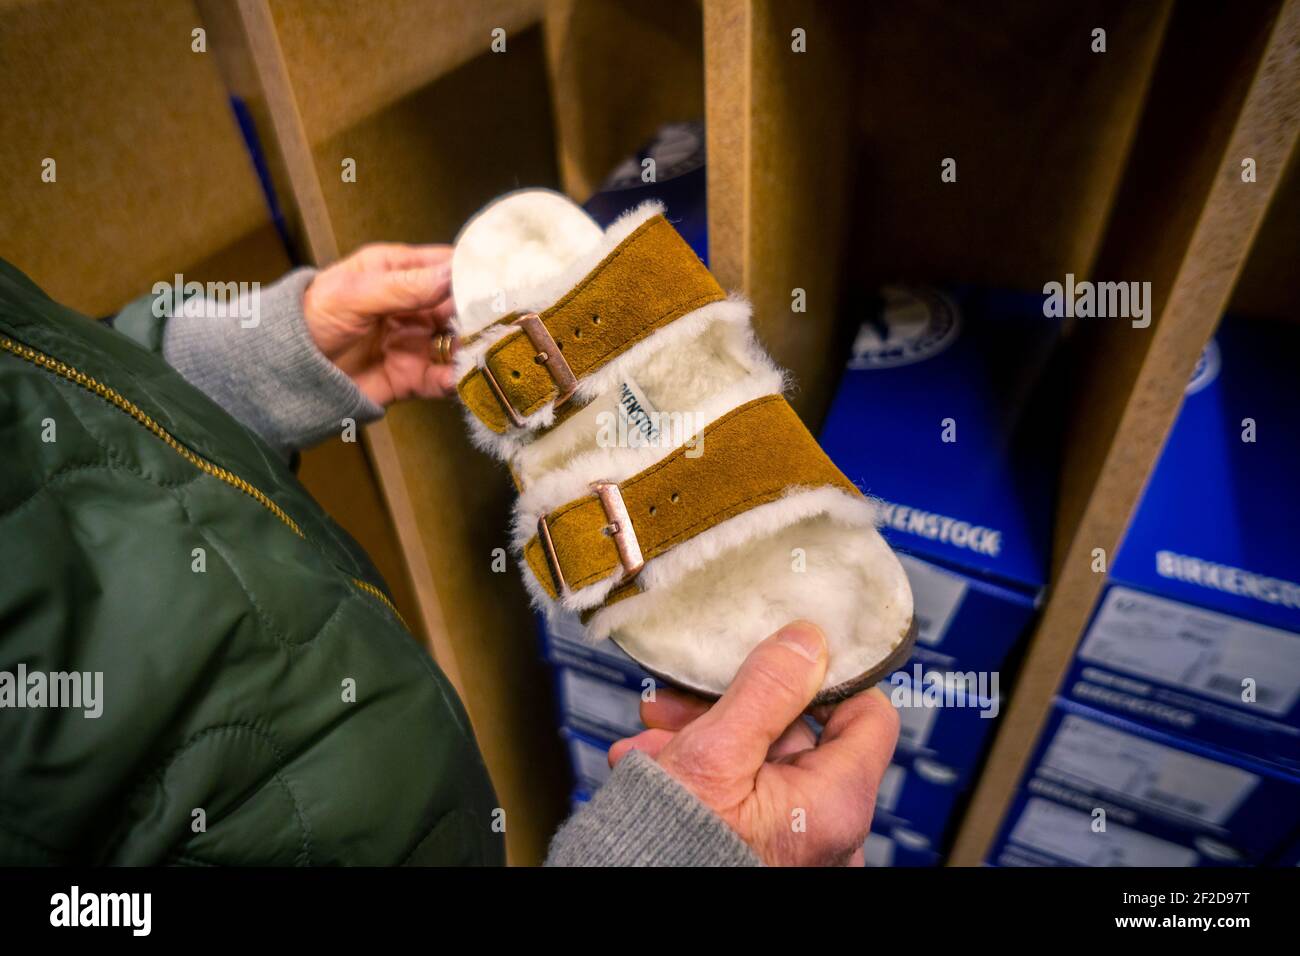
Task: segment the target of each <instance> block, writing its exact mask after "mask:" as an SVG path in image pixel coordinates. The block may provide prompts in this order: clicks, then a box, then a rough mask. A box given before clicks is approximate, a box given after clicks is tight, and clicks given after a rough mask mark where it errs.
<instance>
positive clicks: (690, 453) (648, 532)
mask: <svg viewBox="0 0 1300 956" xmlns="http://www.w3.org/2000/svg"><path fill="white" fill-rule="evenodd" d="M702 434H703V438H702V439H700V436H696V438H695V441H694V443H688V444H687V445H684V446H682V447H680V448H677V449H676V450H675V451H673V453H672V454H670V455H669V456H668V457H667V458H665V459H663V460H662V461H660V462H657V463H656V464H654V465H652V466H651V467H649V468H647V469H646V470H645V471H643V472H641V473H639V474H637V475H634V476H633V477H631V478H629V479H628V480H626V481H624V482H622V483H621V484H620V485H619V486H618V490H619V492H620V493H621V498H622V504H623V506H624V507H625V508H626V514H627V517H628V518H629V519H630V524H631V526H632V527H631V532H632V535H634V541H635V543H636V545H637V546H639V550H640V554H641V556H642V557H643V559H644V560H645V561H650V560H652V559H653V558H655V557H657V556H658V555H661V554H663V553H664V552H666V551H668V550H669V549H671V548H673V547H674V546H676V545H678V544H680V543H681V542H683V541H686V540H688V539H690V538H693V537H695V536H696V535H698V534H701V533H702V532H704V531H707V530H708V529H709V528H712V527H714V526H715V525H718V524H721V523H722V522H723V521H726V520H727V519H729V518H732V517H735V516H736V515H738V514H741V513H743V512H746V511H749V510H750V509H752V508H756V507H758V506H759V505H762V504H766V503H767V502H770V501H775V500H777V499H778V498H780V497H782V496H783V495H785V494H786V493H787V492H788V491H790V489H792V488H796V487H798V488H817V487H824V486H831V487H835V488H839V489H841V490H842V491H845V492H848V493H850V494H853V495H860V494H861V492H859V491H858V489H857V488H856V487H855V486H854V484H853V483H852V482H851V481H849V479H848V478H846V477H844V475H843V474H842V473H841V472H840V470H839V469H838V468H836V467H835V465H834V464H833V463H832V462H831V460H830V459H829V458H828V457H826V453H825V452H824V451H822V449H821V446H820V445H818V444H817V440H816V439H815V438H813V436H812V435H810V434H809V433H808V429H807V428H805V427H804V425H803V422H801V421H800V420H799V418H798V416H797V415H795V413H794V410H793V409H792V408H791V407H790V406H789V405H788V404H787V403H786V401H785V399H784V398H782V397H781V396H780V395H768V396H765V397H763V398H759V399H755V400H754V401H752V402H747V403H746V404H744V405H741V406H739V407H738V408H734V409H732V410H731V411H730V412H728V413H727V414H726V415H724V416H722V417H721V418H719V419H717V420H716V421H714V422H713V423H712V424H711V425H709V426H708V427H707V428H705V429H704V431H703V433H702ZM612 523H614V522H612V520H611V515H610V512H609V508H608V505H607V504H606V502H604V501H602V499H601V497H600V496H599V495H597V494H590V495H587V496H585V497H582V498H579V499H577V500H576V501H571V502H569V503H568V504H565V505H563V506H561V507H559V508H557V509H556V510H554V511H552V512H551V513H550V514H548V515H546V516H545V517H544V518H543V519H542V520H541V522H539V525H538V534H537V535H535V536H534V537H533V538H532V539H531V540H530V541H529V542H528V544H527V545H526V546H525V547H524V559H525V560H526V561H527V562H528V567H529V568H530V569H531V570H532V573H533V575H534V576H535V577H536V578H537V580H538V582H539V583H540V584H541V586H542V587H543V589H545V591H546V592H547V594H549V595H550V596H551V597H558V596H559V594H560V592H561V591H562V590H565V589H567V590H570V591H577V590H580V589H581V588H584V587H587V586H588V585H591V584H595V583H597V582H598V581H602V580H604V579H606V578H608V577H611V576H612V575H614V574H616V573H617V572H618V571H619V570H620V569H623V570H626V569H627V564H626V561H625V560H624V557H625V555H621V554H620V550H619V547H618V537H619V535H618V534H617V532H616V531H615V529H612V528H611V527H610V525H611V524H612ZM611 532H615V533H611ZM548 538H549V541H550V545H549V548H548V545H547V540H546V539H548ZM548 551H549V552H550V553H548ZM557 571H558V574H557ZM557 578H559V580H557ZM634 587H635V582H624V583H621V584H620V585H619V587H618V588H617V589H616V592H617V591H622V592H624V593H621V594H618V593H616V594H614V595H611V600H617V599H618V598H619V597H624V596H627V595H628V593H631V592H630V591H625V590H624V589H627V588H634Z"/></svg>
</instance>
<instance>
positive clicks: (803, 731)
mask: <svg viewBox="0 0 1300 956" xmlns="http://www.w3.org/2000/svg"><path fill="white" fill-rule="evenodd" d="M816 746H817V735H816V734H814V733H813V729H812V728H811V727H809V726H808V722H807V721H805V720H804V719H803V718H802V717H800V718H799V719H798V720H796V721H795V722H794V723H793V724H791V725H790V726H789V727H787V728H786V729H785V733H783V734H781V736H780V737H778V738H777V741H776V743H774V744H772V746H771V747H770V748H769V749H768V751H767V759H768V760H780V759H781V758H783V757H793V756H794V755H795V754H800V753H803V752H804V751H805V750H811V749H812V748H813V747H816Z"/></svg>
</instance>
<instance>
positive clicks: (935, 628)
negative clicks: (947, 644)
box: [898, 554, 967, 647]
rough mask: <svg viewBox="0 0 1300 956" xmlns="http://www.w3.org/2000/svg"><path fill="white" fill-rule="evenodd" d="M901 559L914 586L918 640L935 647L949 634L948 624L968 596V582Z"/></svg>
mask: <svg viewBox="0 0 1300 956" xmlns="http://www.w3.org/2000/svg"><path fill="white" fill-rule="evenodd" d="M898 560H899V562H900V563H901V564H902V565H903V570H904V571H906V572H907V580H908V582H909V583H910V584H911V585H912V605H913V608H914V613H915V614H916V639H917V640H918V641H920V642H921V643H922V644H929V645H930V646H931V647H933V646H934V645H935V644H939V643H941V642H942V641H943V636H944V635H945V634H946V633H948V625H949V624H950V623H951V622H952V618H953V615H954V614H956V613H957V608H958V607H959V606H960V605H961V599H962V598H963V597H965V596H966V588H967V584H966V581H965V579H964V578H961V577H960V576H958V575H956V574H950V573H949V572H947V571H944V570H942V569H940V568H936V567H935V566H934V565H933V564H928V563H927V562H925V561H921V560H918V559H917V558H914V557H912V556H910V555H907V554H900V555H899V556H898Z"/></svg>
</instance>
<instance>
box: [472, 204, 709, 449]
mask: <svg viewBox="0 0 1300 956" xmlns="http://www.w3.org/2000/svg"><path fill="white" fill-rule="evenodd" d="M724 298H726V293H724V292H723V291H722V288H721V287H720V286H719V285H718V283H717V281H716V280H715V279H714V278H713V276H712V275H711V274H710V273H709V270H708V269H707V268H705V266H704V263H702V262H700V260H699V257H698V256H696V255H695V253H694V252H693V251H692V250H691V247H690V246H688V245H687V244H686V242H685V241H684V240H683V239H682V237H681V236H679V235H678V234H677V230H676V229H674V228H673V227H672V225H671V224H670V223H669V222H668V220H666V219H665V218H664V217H663V216H655V217H653V218H651V219H648V220H646V221H645V222H644V223H642V224H641V225H640V226H639V227H637V229H636V230H635V231H633V232H632V234H631V235H629V236H628V237H627V238H626V239H624V240H623V241H622V242H621V243H619V245H618V248H616V249H615V250H614V251H613V252H611V253H610V254H609V255H608V256H606V257H605V258H604V259H603V260H601V262H600V264H599V265H597V266H596V268H595V269H593V270H592V271H591V272H590V273H588V274H587V276H586V277H585V278H584V279H583V280H582V281H581V282H580V283H578V285H577V286H575V287H574V288H573V289H572V290H570V291H569V293H568V294H566V295H565V296H564V297H563V298H562V299H560V301H558V302H556V303H555V305H553V306H551V307H550V308H549V309H547V310H546V311H545V312H542V313H540V315H538V316H537V319H534V320H531V321H533V322H534V323H535V324H534V326H533V327H532V328H527V329H526V328H523V327H521V328H520V330H519V331H517V332H513V333H511V334H510V335H507V336H506V337H505V338H503V339H501V340H500V341H498V342H496V343H495V344H493V345H492V347H491V348H490V349H488V351H487V354H486V355H485V356H484V359H483V361H482V362H481V363H480V365H479V366H478V367H476V368H475V369H474V370H473V371H471V372H469V373H468V374H467V375H466V376H465V377H464V378H463V379H461V381H460V384H459V385H458V386H457V390H458V391H459V392H460V397H461V400H462V401H463V402H464V403H465V405H466V407H467V408H469V410H470V411H471V412H473V413H474V416H475V417H476V418H478V420H479V421H481V422H482V423H483V424H484V425H486V426H487V427H488V428H490V429H492V431H494V432H497V433H498V434H501V433H504V432H505V431H506V430H507V429H509V428H510V427H511V425H512V424H513V425H517V424H518V423H519V421H520V420H521V419H523V418H526V417H527V416H529V415H532V414H534V413H536V412H537V411H539V410H540V409H542V408H543V407H544V406H545V405H546V404H547V403H548V402H550V401H552V400H555V399H557V398H564V397H566V396H565V387H564V386H565V384H566V383H567V384H569V385H572V384H573V383H574V382H576V381H581V380H582V379H583V378H584V377H585V376H587V375H590V374H591V373H592V372H594V371H596V370H597V369H599V368H601V367H602V366H604V365H606V364H607V363H609V362H610V361H612V360H613V359H615V358H617V357H618V356H619V355H621V354H622V353H623V352H625V351H627V350H628V349H629V348H631V347H632V346H633V345H635V344H636V343H638V342H640V341H641V340H642V339H644V338H646V337H647V336H649V335H651V334H652V333H654V332H656V331H658V330H659V329H661V328H663V327H664V326H666V325H668V324H669V323H670V322H673V321H674V320H676V319H679V318H681V317H682V316H683V315H685V314H686V313H688V312H693V311H694V310H696V309H698V308H700V307H701V306H705V305H708V304H709V303H711V302H717V301H719V300H721V299H724ZM538 320H540V323H538ZM514 321H515V322H517V323H518V322H522V321H523V320H522V319H515V320H514ZM538 324H540V326H541V327H542V328H540V329H539V328H538ZM549 341H553V342H554V343H555V352H556V353H558V354H550V353H548V352H547V347H546V346H544V345H539V343H543V342H549Z"/></svg>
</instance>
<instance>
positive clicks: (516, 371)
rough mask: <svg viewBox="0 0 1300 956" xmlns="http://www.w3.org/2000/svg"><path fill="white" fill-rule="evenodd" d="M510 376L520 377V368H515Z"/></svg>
mask: <svg viewBox="0 0 1300 956" xmlns="http://www.w3.org/2000/svg"><path fill="white" fill-rule="evenodd" d="M510 377H511V378H518V377H519V369H515V370H514V371H512V372H511V373H510Z"/></svg>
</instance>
